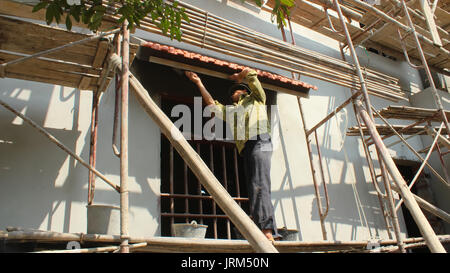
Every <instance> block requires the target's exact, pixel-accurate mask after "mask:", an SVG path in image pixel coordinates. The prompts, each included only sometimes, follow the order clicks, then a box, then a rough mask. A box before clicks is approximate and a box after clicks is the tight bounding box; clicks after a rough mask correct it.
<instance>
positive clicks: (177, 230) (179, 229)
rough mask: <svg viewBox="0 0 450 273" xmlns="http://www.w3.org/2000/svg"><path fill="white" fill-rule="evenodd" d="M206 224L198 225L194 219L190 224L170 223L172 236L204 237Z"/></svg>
mask: <svg viewBox="0 0 450 273" xmlns="http://www.w3.org/2000/svg"><path fill="white" fill-rule="evenodd" d="M207 228H208V226H207V225H199V224H197V222H196V221H192V222H191V223H190V224H172V235H173V236H174V237H186V238H205V235H206V229H207Z"/></svg>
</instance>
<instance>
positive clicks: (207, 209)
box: [160, 140, 248, 239]
mask: <svg viewBox="0 0 450 273" xmlns="http://www.w3.org/2000/svg"><path fill="white" fill-rule="evenodd" d="M192 145H194V147H196V150H197V153H198V154H199V155H201V153H200V151H201V150H202V146H201V145H204V146H203V147H205V146H207V147H208V148H209V149H208V153H207V154H209V167H210V169H211V171H213V172H214V171H215V169H217V170H216V171H220V168H215V167H218V166H221V167H222V181H221V182H222V184H223V186H224V188H225V189H226V190H227V191H228V190H229V189H232V190H233V191H234V192H233V193H235V194H236V197H233V199H234V200H235V201H236V202H237V203H238V204H239V205H240V206H241V205H242V203H243V202H248V198H247V197H242V196H241V189H240V183H239V181H240V175H239V164H238V155H237V149H236V147H235V146H234V145H233V146H231V145H230V143H228V142H220V141H204V140H193V141H192ZM228 146H231V147H232V149H231V151H232V153H227V150H230V147H228ZM216 147H218V148H219V151H220V156H216V157H214V149H215V148H216ZM216 151H217V150H216ZM231 151H230V152H231ZM207 154H204V156H208V155H207ZM218 158H220V161H222V162H216V161H215V160H217V159H218ZM230 161H232V165H233V167H234V168H232V169H229V168H228V167H227V162H230ZM175 162H176V161H175V156H174V153H173V146H172V145H170V147H169V177H168V183H169V192H168V193H167V192H166V193H161V194H160V197H161V198H162V199H169V207H168V210H167V209H164V208H163V209H162V211H161V216H162V217H168V218H169V219H170V221H169V222H170V224H171V225H172V224H174V223H175V222H176V221H175V220H176V219H180V218H184V220H185V222H186V223H189V220H190V219H198V222H199V223H201V224H205V223H204V221H205V220H206V219H208V221H211V222H212V226H211V227H210V228H212V230H213V231H212V233H213V238H214V239H218V238H220V239H223V237H224V236H225V237H226V238H227V239H231V238H232V232H231V221H230V218H229V217H228V216H227V215H225V214H221V213H219V211H218V210H217V204H216V202H215V201H214V199H213V198H212V196H209V195H205V193H204V192H203V189H202V187H201V185H197V186H196V194H190V193H189V175H188V168H187V165H186V163H184V164H183V186H182V187H176V186H175V180H177V178H176V177H174V174H175V173H177V171H178V168H180V166H178V167H177V164H176V163H175ZM180 169H181V168H180ZM228 171H230V174H231V173H233V174H234V185H232V184H231V185H230V182H233V179H231V180H229V179H228V176H229V174H228ZM180 173H181V172H180ZM230 186H231V188H230ZM181 192H182V193H181ZM233 193H231V194H233ZM177 199H178V200H182V199H184V208H182V207H181V206H182V205H181V204H183V202H180V203H178V202H177V203H176V204H175V202H176V201H175V200H177ZM191 200H194V201H195V202H198V206H197V207H196V206H189V202H190V201H191ZM181 211H184V212H183V213H181ZM219 219H223V222H222V220H221V222H219V221H218V220H219ZM222 223H223V224H222ZM219 229H220V231H219ZM224 234H226V235H224ZM171 235H172V236H173V234H171Z"/></svg>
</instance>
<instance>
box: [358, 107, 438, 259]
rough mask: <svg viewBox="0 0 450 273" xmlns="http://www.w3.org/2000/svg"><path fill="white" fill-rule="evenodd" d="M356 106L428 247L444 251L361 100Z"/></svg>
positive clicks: (435, 250) (434, 250) (436, 250)
mask: <svg viewBox="0 0 450 273" xmlns="http://www.w3.org/2000/svg"><path fill="white" fill-rule="evenodd" d="M356 108H357V110H358V113H359V114H360V116H361V118H362V119H363V121H364V123H365V124H366V127H367V129H368V130H369V133H370V135H371V136H372V139H373V141H374V142H375V145H376V146H377V147H378V149H379V151H380V156H381V158H382V160H383V161H384V163H385V164H386V167H387V169H388V171H389V173H390V175H391V177H392V178H393V180H394V182H395V183H396V185H397V187H398V188H399V191H400V193H401V195H402V197H403V200H404V202H405V205H406V207H407V208H408V209H409V211H410V212H411V215H412V216H413V218H414V221H415V222H416V224H417V226H418V227H419V229H420V233H421V234H422V235H423V237H424V239H425V241H426V243H427V245H428V248H429V249H430V250H431V251H432V252H438V253H446V252H445V249H444V247H443V246H442V244H441V242H440V241H439V239H438V238H437V236H436V234H435V233H434V231H433V229H432V228H431V225H430V223H428V220H427V219H426V218H425V215H424V214H423V212H422V211H421V210H420V207H419V205H418V204H417V202H416V200H415V199H414V196H413V194H412V193H411V191H410V190H409V188H408V185H407V184H406V182H405V180H404V179H403V177H402V175H401V174H400V172H399V171H398V169H397V166H396V165H395V163H394V160H392V157H391V155H390V154H389V151H388V149H387V148H386V146H385V145H384V143H383V141H382V139H381V137H380V135H379V134H378V132H377V129H376V127H375V125H374V123H373V122H372V119H371V118H370V116H369V114H368V113H367V112H366V111H365V110H364V109H363V108H362V105H361V102H357V104H356Z"/></svg>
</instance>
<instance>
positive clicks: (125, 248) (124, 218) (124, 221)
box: [120, 20, 130, 253]
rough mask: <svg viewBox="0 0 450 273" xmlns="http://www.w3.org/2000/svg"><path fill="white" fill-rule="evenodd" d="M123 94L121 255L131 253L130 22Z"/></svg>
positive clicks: (124, 28) (125, 26)
mask: <svg viewBox="0 0 450 273" xmlns="http://www.w3.org/2000/svg"><path fill="white" fill-rule="evenodd" d="M122 32H123V40H122V76H121V79H122V93H121V106H122V107H121V109H122V111H121V126H120V238H121V240H122V243H121V244H120V252H121V253H129V251H130V250H129V245H128V240H129V234H128V83H129V70H128V69H129V56H130V53H129V49H130V48H129V46H130V44H129V39H130V32H129V29H128V22H127V20H125V21H124V22H123V25H122Z"/></svg>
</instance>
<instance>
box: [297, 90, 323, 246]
mask: <svg viewBox="0 0 450 273" xmlns="http://www.w3.org/2000/svg"><path fill="white" fill-rule="evenodd" d="M297 102H298V108H299V110H300V116H301V119H302V123H303V129H304V131H305V136H306V144H307V148H308V156H309V165H310V167H311V172H312V174H311V175H312V179H313V184H314V192H315V195H316V199H317V210H318V213H319V219H320V227H321V228H322V238H323V239H324V240H327V230H326V228H325V223H324V219H323V217H322V215H323V213H322V212H323V208H322V202H321V201H320V190H319V186H318V184H317V178H316V170H315V168H314V163H313V155H312V147H311V141H310V139H309V136H308V134H307V131H308V130H307V128H306V122H305V118H304V114H303V108H302V103H301V101H300V98H297Z"/></svg>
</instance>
